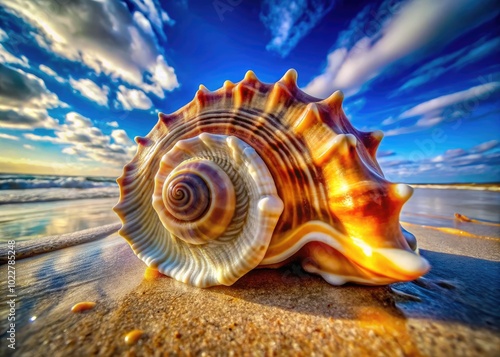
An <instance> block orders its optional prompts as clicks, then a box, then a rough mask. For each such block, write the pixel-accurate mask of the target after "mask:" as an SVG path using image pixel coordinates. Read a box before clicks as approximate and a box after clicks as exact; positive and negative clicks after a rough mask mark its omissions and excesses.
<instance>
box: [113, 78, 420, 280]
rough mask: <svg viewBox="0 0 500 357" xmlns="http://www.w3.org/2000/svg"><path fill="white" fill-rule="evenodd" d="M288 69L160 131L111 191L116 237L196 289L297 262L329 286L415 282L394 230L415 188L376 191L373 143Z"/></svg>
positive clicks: (377, 135) (379, 186) (403, 241)
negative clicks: (115, 197) (115, 193)
mask: <svg viewBox="0 0 500 357" xmlns="http://www.w3.org/2000/svg"><path fill="white" fill-rule="evenodd" d="M296 79H297V74H296V72H295V71H294V70H290V71H288V72H287V73H286V74H285V76H284V77H283V78H282V79H281V80H280V81H278V82H277V83H275V84H265V83H262V82H260V81H259V80H258V79H257V78H256V76H255V74H253V72H251V71H249V72H247V74H246V76H245V78H244V79H243V80H242V81H241V82H239V83H237V84H233V83H231V82H229V81H226V82H225V83H224V86H223V87H222V88H220V89H218V90H217V91H214V92H209V91H208V90H207V89H206V88H205V87H203V86H200V90H198V92H197V93H196V96H195V98H194V100H193V101H192V102H190V103H188V104H187V105H186V106H184V107H183V108H181V109H179V110H178V111H176V112H175V113H172V114H169V115H165V114H160V120H159V121H158V123H157V124H156V126H155V127H154V128H153V129H152V130H151V132H150V133H149V134H148V135H147V136H146V137H144V138H136V142H137V143H138V144H139V145H138V150H137V154H136V156H135V157H134V158H133V159H132V161H131V162H130V163H129V164H127V165H126V166H125V167H124V172H123V175H122V176H121V177H120V178H119V179H118V180H117V182H118V183H119V185H120V201H119V202H118V204H117V205H116V206H115V207H114V210H115V211H116V213H117V214H118V215H119V216H120V218H121V220H122V223H123V227H122V229H121V230H120V234H121V235H122V236H123V237H124V238H125V239H127V241H128V242H129V243H130V245H131V247H132V249H133V250H134V252H135V253H136V254H137V256H138V257H139V258H141V259H142V260H143V261H144V262H145V263H146V264H147V265H148V266H149V267H151V268H156V269H158V270H159V271H160V272H162V273H164V274H165V275H168V276H171V277H173V278H175V279H177V280H179V281H182V282H185V283H189V284H192V285H195V286H199V287H207V286H212V285H219V284H223V285H231V284H233V283H234V282H235V281H236V280H238V279H239V278H240V277H241V276H243V275H244V274H245V273H247V272H248V271H250V270H252V269H254V268H255V267H257V266H261V267H279V266H283V265H284V264H287V263H288V262H291V261H295V260H297V261H300V262H301V263H302V266H303V267H304V269H305V270H306V271H309V272H312V273H317V274H320V275H321V276H323V278H324V279H325V280H327V281H328V282H329V283H331V284H336V285H338V284H343V283H345V282H348V281H353V282H358V283H363V284H387V283H391V282H395V281H408V280H413V279H415V278H417V277H419V276H421V275H422V274H424V273H425V272H426V271H427V270H428V269H429V265H428V263H427V262H426V261H425V259H423V258H421V257H420V256H419V255H418V249H417V246H416V240H415V237H414V236H413V235H412V234H411V233H409V232H407V231H405V230H403V229H402V228H401V226H400V224H399V212H400V210H401V207H402V205H403V204H404V202H405V201H406V200H407V199H408V198H409V197H410V196H411V194H412V189H411V188H410V187H409V186H407V185H403V184H393V183H390V182H388V181H387V180H385V178H384V176H383V173H382V171H381V169H380V167H379V165H378V163H377V161H376V158H375V155H376V149H377V147H378V144H379V143H380V140H381V139H382V137H383V134H382V133H381V132H380V131H375V132H371V133H367V132H361V131H358V130H356V129H355V128H354V127H353V126H352V125H351V124H350V122H349V120H348V119H347V118H346V116H345V114H344V113H343V111H342V108H341V103H342V99H343V97H342V94H341V93H340V92H335V93H334V94H332V96H330V97H329V98H327V99H325V100H319V99H317V98H314V97H311V96H309V95H307V94H305V93H304V92H302V91H301V90H300V89H299V88H298V87H297V85H296Z"/></svg>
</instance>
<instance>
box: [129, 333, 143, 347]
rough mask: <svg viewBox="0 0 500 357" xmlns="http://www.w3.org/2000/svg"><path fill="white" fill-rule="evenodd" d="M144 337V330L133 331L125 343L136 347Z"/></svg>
mask: <svg viewBox="0 0 500 357" xmlns="http://www.w3.org/2000/svg"><path fill="white" fill-rule="evenodd" d="M142 335H144V331H142V330H132V331H130V332H129V333H127V334H126V335H125V343H126V344H127V345H135V344H136V343H137V341H139V339H140V338H141V337H142Z"/></svg>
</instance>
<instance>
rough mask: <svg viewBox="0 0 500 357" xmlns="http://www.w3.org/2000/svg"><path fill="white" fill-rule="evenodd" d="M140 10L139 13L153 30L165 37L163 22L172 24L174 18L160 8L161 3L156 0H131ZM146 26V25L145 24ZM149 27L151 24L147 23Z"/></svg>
mask: <svg viewBox="0 0 500 357" xmlns="http://www.w3.org/2000/svg"><path fill="white" fill-rule="evenodd" d="M132 1H133V2H134V4H135V5H136V6H137V7H138V9H139V11H141V15H143V17H145V18H147V19H148V20H149V21H148V22H151V24H152V26H153V27H154V28H155V30H156V31H157V32H158V33H159V34H160V36H161V37H162V39H165V34H164V32H163V24H165V25H170V26H171V25H173V24H174V23H175V21H174V20H172V19H170V16H168V14H167V13H166V12H165V11H164V10H163V9H162V8H161V4H160V3H159V2H158V1H156V0H132ZM146 26H147V25H146ZM149 27H151V25H149Z"/></svg>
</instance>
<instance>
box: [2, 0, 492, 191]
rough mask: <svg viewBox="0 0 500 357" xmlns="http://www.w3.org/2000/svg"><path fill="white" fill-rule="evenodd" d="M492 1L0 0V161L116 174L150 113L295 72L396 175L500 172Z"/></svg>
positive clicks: (443, 179)
mask: <svg viewBox="0 0 500 357" xmlns="http://www.w3.org/2000/svg"><path fill="white" fill-rule="evenodd" d="M499 14H500V7H499V6H498V2H497V1H496V0H482V1H477V0H440V1H436V0H406V1H399V0H381V1H346V0H344V1H341V0H337V1H336V0H292V1H286V0H263V1H251V0H213V1H211V0H206V1H204V0H197V1H195V0H170V1H159V0H0V152H1V153H2V154H1V156H0V172H8V173H34V174H50V175H85V176H91V175H98V176H118V175H120V174H121V171H122V167H123V165H124V164H126V163H127V162H128V161H129V160H130V159H131V158H132V157H133V155H134V153H135V150H136V145H135V143H134V141H133V138H134V137H135V136H144V135H146V134H147V133H148V132H149V131H150V130H151V129H152V127H153V126H154V125H155V123H156V122H157V116H158V112H164V113H170V112H173V111H176V110H177V109H179V108H181V107H182V106H184V105H185V104H187V103H188V102H189V101H191V100H192V98H193V97H194V94H195V92H196V90H197V89H198V87H199V85H200V84H204V85H205V86H206V87H207V88H208V89H210V90H216V89H217V88H220V87H221V86H222V84H223V82H224V81H225V80H226V79H229V80H231V81H232V82H238V81H240V80H241V79H243V77H244V75H245V72H246V71H247V70H250V69H251V70H253V71H254V72H255V73H256V75H257V77H258V78H259V79H260V80H261V81H263V82H267V83H272V82H276V81H277V80H279V79H280V78H281V77H282V76H283V74H284V73H285V72H286V71H287V70H288V69H289V68H294V69H296V70H297V72H298V74H299V76H298V85H299V87H300V88H301V89H302V90H303V91H305V92H306V93H308V94H310V95H312V96H315V97H317V98H321V99H322V98H326V97H328V96H329V95H330V94H331V93H333V92H334V91H335V90H338V89H340V90H342V91H343V93H344V94H345V100H344V104H343V107H344V111H345V113H346V115H347V116H348V118H349V119H350V120H351V122H352V124H353V125H354V126H355V127H356V128H357V129H359V130H363V131H368V130H382V131H383V132H384V133H385V137H384V139H383V140H382V143H381V145H380V148H379V152H378V161H379V163H380V165H381V167H382V169H383V171H384V174H385V175H386V177H387V178H388V179H390V180H392V181H396V182H407V183H450V182H500V120H499V115H500V95H499V94H500V61H499V58H500V56H499V55H500V29H499V28H500V27H499V26H498V25H496V24H498V23H499V22H500V21H499V20H500V16H499Z"/></svg>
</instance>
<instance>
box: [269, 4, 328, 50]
mask: <svg viewBox="0 0 500 357" xmlns="http://www.w3.org/2000/svg"><path fill="white" fill-rule="evenodd" d="M334 4H335V0H294V1H288V0H265V1H264V2H263V4H262V10H261V13H260V19H261V21H262V23H263V24H264V25H265V26H266V27H267V28H268V29H269V30H270V31H271V34H272V36H273V38H272V40H271V42H269V43H268V45H267V46H266V48H267V50H271V51H275V52H277V53H279V54H280V55H281V56H282V57H286V56H287V55H288V54H289V53H290V51H291V50H293V49H294V48H295V46H296V45H297V43H299V41H300V40H301V39H302V38H303V37H304V36H306V35H307V34H308V33H309V31H311V30H312V29H313V28H314V27H315V26H316V24H317V23H318V22H319V21H321V19H322V18H323V17H324V16H325V15H326V14H328V12H329V11H330V10H331V9H333V6H334Z"/></svg>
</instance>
